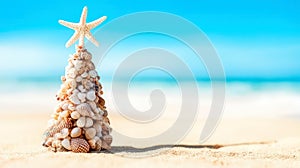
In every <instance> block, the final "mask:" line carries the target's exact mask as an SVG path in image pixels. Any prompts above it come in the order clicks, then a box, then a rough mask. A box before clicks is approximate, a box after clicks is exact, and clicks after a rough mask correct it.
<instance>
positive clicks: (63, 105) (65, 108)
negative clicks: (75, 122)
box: [61, 102, 69, 110]
mask: <svg viewBox="0 0 300 168" xmlns="http://www.w3.org/2000/svg"><path fill="white" fill-rule="evenodd" d="M68 106H69V103H67V102H65V103H64V104H62V106H61V108H62V109H63V110H67V109H68Z"/></svg>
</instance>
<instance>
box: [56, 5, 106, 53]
mask: <svg viewBox="0 0 300 168" xmlns="http://www.w3.org/2000/svg"><path fill="white" fill-rule="evenodd" d="M86 17H87V7H86V6H85V7H84V8H83V10H82V13H81V17H80V21H79V23H72V22H67V21H64V20H59V21H58V22H59V23H60V24H61V25H63V26H66V27H68V28H70V29H73V30H75V33H74V34H73V36H72V37H71V38H70V39H69V41H68V42H67V43H66V47H67V48H68V47H70V46H71V45H72V44H74V43H75V42H76V41H77V40H78V39H79V46H82V47H84V37H86V38H87V39H88V40H90V41H91V42H92V43H93V44H94V45H96V46H97V47H98V46H99V43H98V41H97V40H96V39H95V38H94V37H93V35H92V33H91V29H93V28H95V27H96V26H98V25H99V24H101V23H102V22H103V21H104V20H105V19H106V16H102V17H101V18H99V19H97V20H95V21H92V22H90V23H86Z"/></svg>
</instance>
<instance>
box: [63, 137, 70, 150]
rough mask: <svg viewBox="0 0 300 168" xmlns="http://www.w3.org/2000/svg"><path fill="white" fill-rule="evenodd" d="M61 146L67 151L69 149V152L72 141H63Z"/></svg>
mask: <svg viewBox="0 0 300 168" xmlns="http://www.w3.org/2000/svg"><path fill="white" fill-rule="evenodd" d="M61 145H62V146H63V147H64V148H66V149H68V150H71V144H70V140H68V139H64V140H62V141H61Z"/></svg>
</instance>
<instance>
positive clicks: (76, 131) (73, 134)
mask: <svg viewBox="0 0 300 168" xmlns="http://www.w3.org/2000/svg"><path fill="white" fill-rule="evenodd" d="M80 135H81V129H80V128H78V127H75V128H73V129H72V131H71V137H73V138H76V137H79V136H80Z"/></svg>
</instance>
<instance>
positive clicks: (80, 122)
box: [76, 117, 85, 128]
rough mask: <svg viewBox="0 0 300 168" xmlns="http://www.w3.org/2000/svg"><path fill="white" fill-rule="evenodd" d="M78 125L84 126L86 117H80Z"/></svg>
mask: <svg viewBox="0 0 300 168" xmlns="http://www.w3.org/2000/svg"><path fill="white" fill-rule="evenodd" d="M76 125H77V126H78V127H80V128H83V127H84V126H85V117H80V118H78V120H77V121H76Z"/></svg>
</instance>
